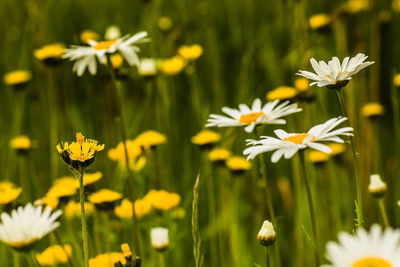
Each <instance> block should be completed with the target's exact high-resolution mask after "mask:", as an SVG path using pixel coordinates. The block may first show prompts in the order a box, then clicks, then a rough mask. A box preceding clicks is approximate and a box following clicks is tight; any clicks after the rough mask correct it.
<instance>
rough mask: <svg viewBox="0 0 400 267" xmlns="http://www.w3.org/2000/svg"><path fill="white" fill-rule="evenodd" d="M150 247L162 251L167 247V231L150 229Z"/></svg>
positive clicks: (159, 228)
mask: <svg viewBox="0 0 400 267" xmlns="http://www.w3.org/2000/svg"><path fill="white" fill-rule="evenodd" d="M150 239H151V246H152V247H153V248H155V249H156V250H158V251H163V250H165V249H167V248H168V246H169V237H168V229H167V228H164V227H156V228H152V229H151V231H150Z"/></svg>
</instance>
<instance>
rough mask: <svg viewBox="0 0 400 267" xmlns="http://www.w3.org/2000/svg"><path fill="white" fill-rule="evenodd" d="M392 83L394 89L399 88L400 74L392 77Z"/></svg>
mask: <svg viewBox="0 0 400 267" xmlns="http://www.w3.org/2000/svg"><path fill="white" fill-rule="evenodd" d="M399 5H400V0H399ZM399 12H400V9H399ZM393 83H394V85H395V86H396V87H400V73H398V74H396V75H394V77H393Z"/></svg>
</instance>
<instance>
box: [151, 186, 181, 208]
mask: <svg viewBox="0 0 400 267" xmlns="http://www.w3.org/2000/svg"><path fill="white" fill-rule="evenodd" d="M144 200H145V201H148V202H149V203H151V205H152V206H153V207H154V208H155V209H158V210H164V211H167V210H170V209H173V208H175V207H176V206H178V205H179V203H180V202H181V197H180V196H179V195H178V194H176V193H169V192H167V191H165V190H158V191H156V190H150V191H149V192H148V193H147V195H146V196H145V197H144Z"/></svg>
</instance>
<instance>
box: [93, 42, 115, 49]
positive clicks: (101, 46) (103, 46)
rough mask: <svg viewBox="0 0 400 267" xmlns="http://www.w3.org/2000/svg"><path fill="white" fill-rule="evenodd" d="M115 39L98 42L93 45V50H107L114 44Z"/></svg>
mask: <svg viewBox="0 0 400 267" xmlns="http://www.w3.org/2000/svg"><path fill="white" fill-rule="evenodd" d="M116 43H117V40H111V41H103V42H98V43H97V44H96V45H94V46H93V49H94V50H108V49H110V48H111V46H112V45H114V44H116Z"/></svg>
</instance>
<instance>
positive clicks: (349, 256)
mask: <svg viewBox="0 0 400 267" xmlns="http://www.w3.org/2000/svg"><path fill="white" fill-rule="evenodd" d="M399 240H400V231H399V230H393V229H391V228H386V229H384V230H383V229H382V228H381V226H379V225H378V224H375V225H373V226H372V227H371V229H370V231H369V232H367V231H366V230H365V229H362V228H359V229H357V232H356V233H355V234H354V235H351V234H348V233H345V232H342V233H340V234H339V242H332V241H331V242H328V244H327V246H326V249H327V252H326V258H327V259H328V260H329V262H330V264H326V265H323V266H322V267H366V266H371V267H372V266H375V267H399V266H400V244H399Z"/></svg>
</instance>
